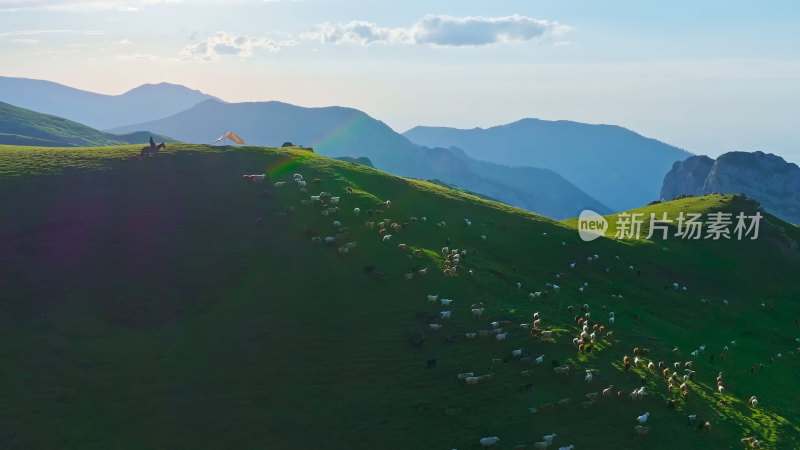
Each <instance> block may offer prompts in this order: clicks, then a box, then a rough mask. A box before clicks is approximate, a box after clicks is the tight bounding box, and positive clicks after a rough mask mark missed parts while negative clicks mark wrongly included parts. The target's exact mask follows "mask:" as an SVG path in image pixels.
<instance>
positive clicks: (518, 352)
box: [511, 348, 522, 358]
mask: <svg viewBox="0 0 800 450" xmlns="http://www.w3.org/2000/svg"><path fill="white" fill-rule="evenodd" d="M511 356H513V357H514V358H522V349H521V348H518V349H516V350H511Z"/></svg>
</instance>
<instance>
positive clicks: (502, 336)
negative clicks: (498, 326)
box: [495, 333, 508, 341]
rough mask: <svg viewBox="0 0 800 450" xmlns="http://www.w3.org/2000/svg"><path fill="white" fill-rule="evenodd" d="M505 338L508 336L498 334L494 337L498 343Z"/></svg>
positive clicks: (506, 334)
mask: <svg viewBox="0 0 800 450" xmlns="http://www.w3.org/2000/svg"><path fill="white" fill-rule="evenodd" d="M506 336H508V333H499V334H498V335H497V336H495V339H497V340H498V341H505V340H506Z"/></svg>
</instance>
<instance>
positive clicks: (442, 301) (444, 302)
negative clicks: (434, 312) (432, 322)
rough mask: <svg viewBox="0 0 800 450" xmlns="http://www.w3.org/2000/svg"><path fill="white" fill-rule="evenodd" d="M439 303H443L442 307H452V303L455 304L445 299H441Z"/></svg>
mask: <svg viewBox="0 0 800 450" xmlns="http://www.w3.org/2000/svg"><path fill="white" fill-rule="evenodd" d="M439 302H441V304H442V306H450V303H453V300H452V299H449V298H443V299H440V300H439Z"/></svg>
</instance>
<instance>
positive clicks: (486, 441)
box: [479, 436, 500, 447]
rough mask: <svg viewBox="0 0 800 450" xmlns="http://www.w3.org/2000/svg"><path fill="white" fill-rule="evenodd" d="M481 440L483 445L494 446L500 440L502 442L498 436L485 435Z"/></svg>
mask: <svg viewBox="0 0 800 450" xmlns="http://www.w3.org/2000/svg"><path fill="white" fill-rule="evenodd" d="M479 442H480V443H481V446H483V447H493V446H495V445H497V443H498V442H500V438H499V437H497V436H491V437H485V438H481V440H480V441H479Z"/></svg>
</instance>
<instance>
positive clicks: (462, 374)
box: [457, 372, 475, 381]
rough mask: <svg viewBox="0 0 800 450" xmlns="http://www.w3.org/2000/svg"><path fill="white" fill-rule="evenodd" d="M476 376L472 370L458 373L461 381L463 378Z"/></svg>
mask: <svg viewBox="0 0 800 450" xmlns="http://www.w3.org/2000/svg"><path fill="white" fill-rule="evenodd" d="M474 376H475V374H474V373H472V372H464V373H460V374H458V377H457V379H458V381H461V380H465V379H467V378H468V377H474Z"/></svg>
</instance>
